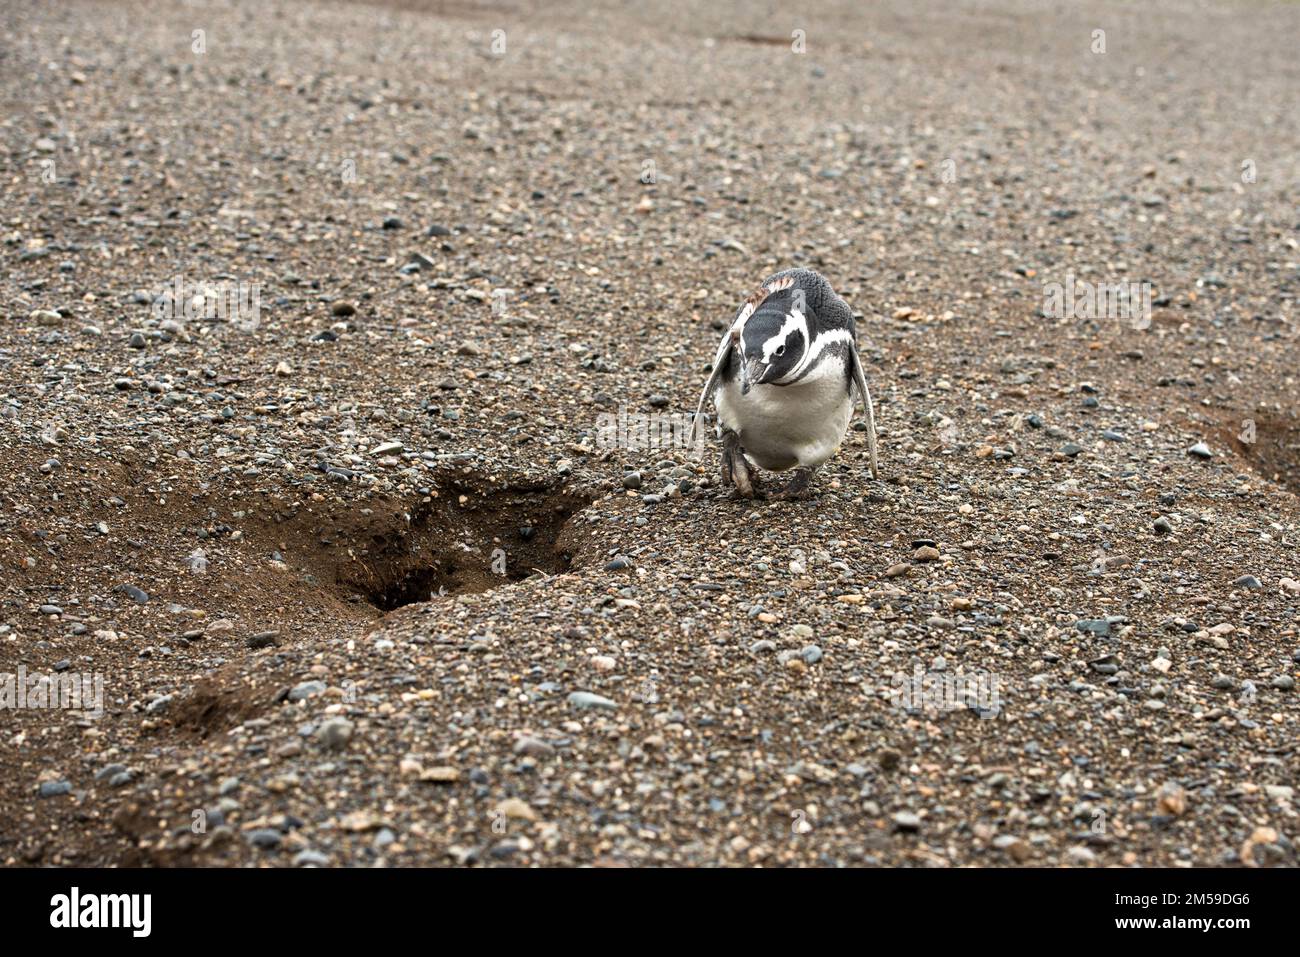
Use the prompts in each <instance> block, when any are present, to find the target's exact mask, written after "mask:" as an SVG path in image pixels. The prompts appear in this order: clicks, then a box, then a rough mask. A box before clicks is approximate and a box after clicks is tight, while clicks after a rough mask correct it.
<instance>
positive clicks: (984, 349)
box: [0, 0, 1300, 866]
mask: <svg viewBox="0 0 1300 957" xmlns="http://www.w3.org/2000/svg"><path fill="white" fill-rule="evenodd" d="M812 6H813V7H814V9H812V10H809V11H807V12H796V11H795V10H794V9H793V8H791V9H789V10H783V9H782V5H778V4H768V5H766V6H765V5H761V4H759V5H749V4H740V3H696V4H687V3H682V4H667V3H637V4H630V5H629V4H622V3H616V2H613V0H604V2H596V3H586V2H584V3H548V4H541V3H530V2H523V3H489V4H483V5H477V4H471V3H461V2H446V3H437V2H432V0H425V2H420V0H404V2H398V3H385V2H373V3H305V2H293V0H290V2H285V3H277V4H266V3H252V2H246V0H236V2H234V3H222V4H204V3H185V4H181V3H170V2H157V3H155V2H148V3H146V2H143V0H121V2H119V0H74V2H69V3H63V4H50V3H44V2H31V0H21V2H20V0H0V101H3V102H2V106H3V109H0V117H4V118H5V119H4V121H3V123H2V124H0V208H2V209H3V229H2V235H3V243H2V244H0V264H2V269H0V370H2V371H3V380H2V381H0V602H2V604H0V675H4V674H9V675H14V676H15V679H14V681H11V682H10V685H11V686H13V687H17V683H16V676H17V675H18V674H19V673H20V671H21V672H22V673H23V674H24V675H25V676H26V678H27V679H28V686H27V691H28V692H29V694H27V695H25V696H24V698H23V699H22V700H20V701H16V702H15V701H14V700H13V698H12V695H11V698H10V701H11V703H15V704H17V705H20V706H17V707H12V708H6V709H4V710H0V764H2V765H3V767H4V768H5V769H6V773H5V774H4V775H3V776H0V861H2V862H4V863H5V864H10V865H49V864H74V863H75V864H93V865H173V864H203V865H221V866H249V865H255V866H268V865H269V866H307V865H333V866H371V865H384V864H386V865H392V866H401V865H444V864H445V865H468V864H481V865H509V866H534V865H570V864H595V865H601V866H621V865H660V864H675V865H732V864H744V865H749V864H757V865H764V866H782V865H832V866H833V865H845V864H848V865H862V864H881V865H915V866H959V865H960V866H968V865H986V866H988V865H991V866H1003V865H1020V864H1033V865H1072V866H1100V865H1117V864H1122V865H1192V864H1196V865H1227V866H1241V865H1246V866H1294V865H1295V864H1296V863H1297V857H1296V849H1295V846H1294V841H1295V838H1296V831H1297V819H1296V810H1295V807H1294V788H1295V787H1296V784H1297V780H1296V779H1297V769H1298V768H1300V760H1298V758H1297V753H1296V746H1297V744H1296V743H1297V722H1298V721H1300V702H1298V700H1297V695H1296V689H1295V679H1296V675H1297V671H1298V670H1300V663H1298V662H1300V635H1298V634H1297V628H1298V625H1297V617H1296V608H1297V602H1298V601H1300V581H1298V580H1300V561H1297V542H1298V541H1300V531H1298V530H1297V520H1298V518H1300V502H1298V501H1297V494H1300V412H1298V405H1297V402H1298V399H1300V385H1298V384H1297V365H1298V359H1300V351H1298V350H1297V329H1296V316H1295V311H1296V309H1295V307H1296V303H1295V296H1296V290H1297V272H1298V269H1300V266H1298V260H1300V253H1298V252H1297V239H1298V238H1300V233H1298V230H1300V216H1298V215H1297V208H1296V198H1297V196H1298V195H1300V169H1298V168H1297V156H1298V155H1300V150H1298V149H1297V147H1298V146H1300V130H1298V123H1300V114H1297V111H1296V109H1295V102H1296V91H1297V87H1298V86H1300V83H1298V82H1297V81H1298V80H1300V66H1298V65H1297V63H1296V60H1295V55H1294V49H1293V41H1294V38H1295V37H1296V36H1297V35H1300V6H1297V5H1295V4H1289V3H1281V4H1274V3H1256V2H1244V0H1243V2H1232V0H1225V2H1214V3H1201V4H1194V5H1189V4H1182V3H1172V2H1152V3H1144V4H1140V5H1132V4H1125V3H1119V2H1113V3H1112V2H1092V0H1089V2H1086V3H1078V4H1068V5H1067V4H1058V5H1051V6H1052V7H1053V8H1054V9H1053V10H1052V11H1051V12H1045V11H1044V10H1043V9H1042V8H1043V6H1044V5H1042V4H1037V3H1030V2H1028V0H993V2H981V3H975V2H963V3H952V4H943V5H934V6H932V7H930V8H929V9H926V8H924V7H923V6H922V5H918V4H914V3H910V2H903V0H898V2H887V3H883V4H871V5H870V6H869V9H862V8H863V7H867V6H868V5H865V4H858V3H850V2H839V3H824V4H815V5H812ZM1098 30H1102V31H1104V36H1100V37H1099V35H1098V34H1097V33H1095V31H1098ZM497 31H502V32H497ZM1099 40H1101V41H1104V52H1101V50H1100V49H1099ZM793 47H801V48H802V50H803V52H796V50H795V49H794V48H793ZM795 265H802V266H808V267H811V268H815V269H818V270H820V271H821V272H823V273H824V274H825V275H826V276H827V277H828V278H829V279H830V281H831V283H832V284H833V285H834V286H835V288H836V289H837V290H838V291H839V292H840V293H841V294H842V295H843V296H844V297H845V298H846V299H847V300H848V301H849V302H850V304H851V305H852V306H853V308H854V310H855V312H856V313H857V318H858V322H859V325H858V331H859V338H860V340H861V341H862V343H863V353H864V358H865V361H866V366H867V373H868V378H869V380H870V382H871V384H872V390H873V393H874V395H875V397H876V400H877V419H878V421H879V424H880V431H881V446H882V475H881V478H880V480H877V481H873V480H872V479H871V478H870V476H869V474H868V469H867V460H866V439H865V435H864V434H863V433H862V431H860V430H857V431H852V432H850V433H849V436H848V437H847V439H846V441H845V443H844V445H843V447H842V449H841V451H840V454H839V455H838V456H837V457H836V458H835V459H833V460H832V462H831V463H830V464H829V465H828V466H827V467H826V468H825V469H823V470H822V472H821V473H820V474H819V475H818V477H817V484H816V486H815V493H816V494H815V496H814V497H813V498H812V499H811V500H810V501H806V502H794V503H785V502H771V501H766V500H756V501H744V500H738V499H737V498H735V497H733V496H732V495H731V494H729V492H728V490H727V489H725V488H723V487H722V486H721V484H720V482H719V480H718V474H717V447H716V443H715V442H713V441H710V444H709V446H708V448H707V449H706V451H705V455H704V458H703V460H702V461H696V460H694V459H692V458H691V457H690V456H689V455H688V450H687V449H685V448H683V447H681V446H680V444H673V443H672V442H671V441H670V442H668V443H667V447H659V448H653V449H644V448H642V447H634V446H637V445H638V443H636V442H635V439H636V438H637V430H636V428H635V425H636V423H637V421H638V420H637V417H638V416H648V415H656V416H668V417H671V416H677V417H678V418H676V419H674V418H667V419H656V420H655V422H656V424H658V423H659V422H663V421H666V422H668V423H669V425H675V424H679V423H680V421H681V419H680V416H682V415H684V414H688V413H689V412H690V411H691V410H692V409H693V408H694V403H695V399H696V396H697V395H698V391H699V389H700V387H701V385H702V384H703V381H704V379H705V378H706V376H707V374H708V363H709V361H710V360H711V358H712V355H713V352H714V349H715V347H716V343H717V341H718V337H719V335H720V332H721V330H722V329H723V328H725V325H726V324H727V323H728V322H730V320H731V318H732V316H733V315H734V313H735V310H736V308H737V306H738V304H739V303H740V301H741V300H742V299H743V298H744V296H745V294H746V293H747V292H748V291H749V290H751V289H752V288H753V287H754V286H755V284H756V283H757V282H758V281H759V280H761V279H762V278H763V277H764V276H766V275H768V274H770V273H771V272H773V271H776V270H777V269H781V268H786V267H789V266H795ZM1070 278H1075V279H1079V280H1083V281H1085V282H1090V283H1103V284H1109V283H1139V284H1140V283H1149V284H1150V286H1149V287H1148V288H1149V289H1150V290H1151V292H1152V296H1151V303H1152V305H1151V310H1150V313H1149V314H1145V315H1143V316H1140V317H1137V318H1134V317H1132V316H1129V317H1116V318H1110V317H1101V318H1096V317H1089V316H1086V315H1083V316H1075V315H1071V316H1066V317H1064V318H1062V317H1059V316H1056V315H1045V311H1046V312H1049V313H1050V312H1051V309H1050V308H1048V307H1047V306H1046V305H1045V304H1046V301H1047V300H1046V299H1045V289H1046V288H1047V286H1046V284H1050V283H1067V282H1069V281H1070ZM178 283H179V285H178ZM205 289H206V290H207V292H206V293H203V295H204V297H205V298H203V299H202V300H201V301H200V303H199V304H198V308H191V309H190V310H189V314H188V315H187V314H186V308H185V306H186V303H187V302H190V303H192V301H193V297H194V296H195V295H198V294H200V292H201V291H202V290H205ZM177 290H179V291H180V293H181V294H180V295H177V294H176V293H177ZM241 296H242V298H241ZM219 307H220V308H219ZM1138 320H1140V321H1138ZM620 417H621V418H620ZM629 417H631V418H630V419H629ZM629 421H630V422H631V423H632V424H633V428H632V430H631V433H632V434H631V439H633V440H634V441H631V442H629V441H628V438H629V436H628V435H626V434H622V433H619V431H618V428H617V426H618V424H619V423H620V422H623V423H626V422H629ZM611 424H612V425H613V426H614V438H615V439H616V441H614V442H613V443H611V442H610V428H611ZM656 434H660V433H656ZM677 434H678V433H675V432H671V431H668V432H665V433H662V434H661V437H666V438H668V439H672V437H673V436H674V435H677ZM611 445H612V446H613V447H611ZM1193 448H1195V449H1196V451H1195V452H1193V451H1191V450H1192V449H1193ZM1207 456H1208V457H1207ZM42 676H43V677H44V679H45V680H46V681H47V682H53V683H55V685H56V687H57V686H58V685H59V684H60V683H63V682H66V681H68V680H70V679H71V678H72V677H73V676H85V681H86V685H85V686H86V687H88V688H94V687H99V688H100V689H102V701H101V704H102V708H100V709H94V708H90V707H84V706H83V707H81V708H56V707H39V706H32V705H34V704H39V703H40V700H41V695H40V687H41V685H40V680H41V678H42ZM3 680H4V679H3V678H0V681H3ZM96 682H98V685H96ZM78 687H80V685H78ZM3 691H4V685H3V684H0V693H3Z"/></svg>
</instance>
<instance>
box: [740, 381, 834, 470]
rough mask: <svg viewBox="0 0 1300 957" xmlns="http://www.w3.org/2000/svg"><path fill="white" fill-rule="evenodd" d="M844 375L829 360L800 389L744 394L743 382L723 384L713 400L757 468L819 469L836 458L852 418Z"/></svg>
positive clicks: (759, 389) (790, 387)
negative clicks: (830, 459) (832, 458)
mask: <svg viewBox="0 0 1300 957" xmlns="http://www.w3.org/2000/svg"><path fill="white" fill-rule="evenodd" d="M846 377H847V371H846V370H845V367H844V363H843V361H841V360H838V359H831V360H828V361H826V362H823V363H822V367H819V368H818V370H817V375H816V377H815V378H814V377H813V376H809V377H808V378H807V379H805V380H804V381H802V382H800V383H798V384H796V385H788V386H775V385H758V386H754V387H753V388H752V389H750V390H749V394H748V395H741V393H740V385H739V383H736V382H727V383H724V384H723V385H721V386H720V387H719V388H718V392H717V395H716V397H715V399H714V401H715V403H716V405H717V407H718V421H719V422H720V423H722V425H723V426H725V427H726V428H729V429H731V430H732V431H733V432H735V433H737V434H738V435H739V436H740V444H741V447H742V448H744V450H745V454H746V455H747V456H748V457H749V458H750V459H751V460H752V461H753V462H754V464H755V465H757V466H758V467H759V468H762V469H767V470H768V471H771V472H780V471H783V470H785V469H791V468H796V467H798V468H816V467H817V466H819V465H821V464H822V463H824V462H825V461H826V460H827V459H829V458H830V457H831V456H832V455H834V454H835V450H836V449H837V448H839V444H840V442H841V440H843V438H844V433H845V432H846V431H847V430H848V427H849V422H850V421H851V420H852V418H853V401H852V398H851V396H850V394H849V390H848V388H847V378H846Z"/></svg>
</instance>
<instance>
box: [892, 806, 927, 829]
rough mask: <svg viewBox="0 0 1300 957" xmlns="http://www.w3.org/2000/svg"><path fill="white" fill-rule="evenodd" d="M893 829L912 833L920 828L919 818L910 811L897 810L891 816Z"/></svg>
mask: <svg viewBox="0 0 1300 957" xmlns="http://www.w3.org/2000/svg"><path fill="white" fill-rule="evenodd" d="M893 821H894V829H895V830H897V831H904V832H907V833H912V832H914V831H919V830H920V829H921V818H920V817H919V816H918V815H916V814H913V813H912V812H911V811H899V812H898V813H897V814H895V815H894V817H893Z"/></svg>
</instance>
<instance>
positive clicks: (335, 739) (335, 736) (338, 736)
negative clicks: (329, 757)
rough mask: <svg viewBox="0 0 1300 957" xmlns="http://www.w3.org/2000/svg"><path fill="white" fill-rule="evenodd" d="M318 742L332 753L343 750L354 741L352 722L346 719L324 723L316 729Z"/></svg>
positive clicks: (332, 719)
mask: <svg viewBox="0 0 1300 957" xmlns="http://www.w3.org/2000/svg"><path fill="white" fill-rule="evenodd" d="M316 740H317V741H319V742H320V743H321V744H322V745H323V746H324V747H325V748H326V749H328V750H331V751H334V750H338V749H340V748H343V747H345V746H346V745H347V743H348V742H349V741H351V740H352V722H351V721H348V720H347V719H346V718H330V719H328V720H326V721H323V722H322V723H321V726H320V727H319V728H317V729H316Z"/></svg>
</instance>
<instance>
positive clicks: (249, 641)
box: [244, 631, 280, 649]
mask: <svg viewBox="0 0 1300 957" xmlns="http://www.w3.org/2000/svg"><path fill="white" fill-rule="evenodd" d="M279 643H280V633H279V632H278V631H259V632H258V633H257V634H255V635H249V636H248V638H246V639H245V640H244V644H245V645H246V646H247V647H249V648H252V649H257V648H269V647H271V646H272V645H278V644H279Z"/></svg>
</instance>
